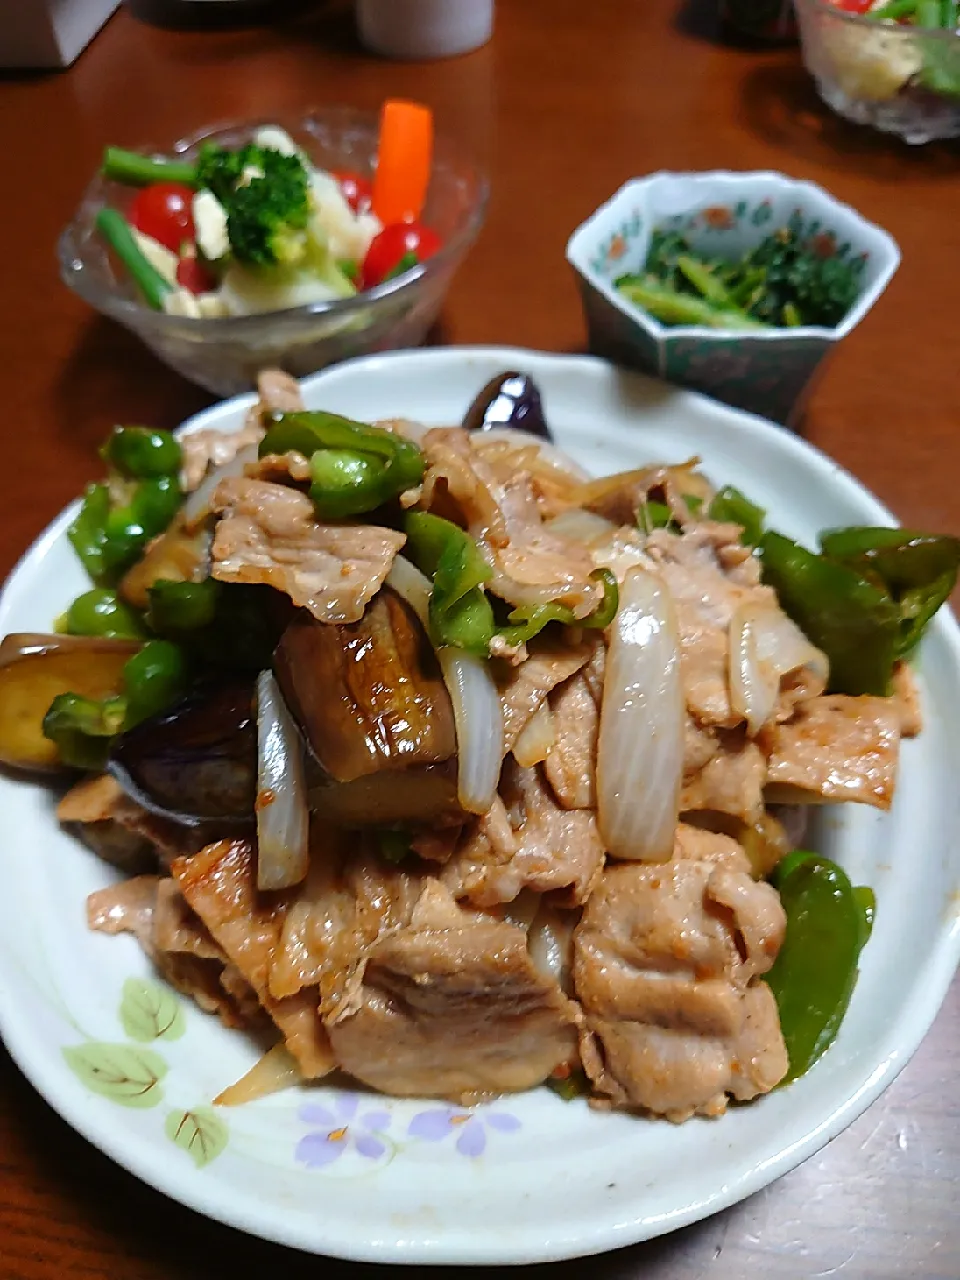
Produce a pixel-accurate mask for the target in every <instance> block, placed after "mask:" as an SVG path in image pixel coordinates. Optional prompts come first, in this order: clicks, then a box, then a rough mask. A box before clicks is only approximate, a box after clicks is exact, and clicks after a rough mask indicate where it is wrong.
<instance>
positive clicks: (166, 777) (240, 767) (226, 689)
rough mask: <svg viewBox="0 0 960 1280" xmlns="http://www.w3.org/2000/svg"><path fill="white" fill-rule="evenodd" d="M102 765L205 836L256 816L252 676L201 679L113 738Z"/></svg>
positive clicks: (160, 810)
mask: <svg viewBox="0 0 960 1280" xmlns="http://www.w3.org/2000/svg"><path fill="white" fill-rule="evenodd" d="M107 771H108V772H109V773H110V774H112V775H113V777H114V778H116V780H117V782H119V784H120V786H121V787H122V789H123V791H124V792H125V793H126V795H128V796H129V797H130V798H131V799H132V800H135V801H136V802H137V803H138V804H140V805H142V806H143V807H144V808H145V809H146V810H148V811H149V812H150V813H154V814H157V815H158V816H159V817H162V818H168V819H169V820H171V821H172V822H175V823H178V824H179V825H180V826H184V827H195V828H203V829H204V830H205V831H206V830H207V829H208V828H209V831H210V834H211V838H217V837H218V836H219V835H220V834H221V833H222V834H226V833H228V832H230V831H238V830H241V829H244V828H249V827H252V826H253V824H254V823H255V821H256V810H255V802H256V795H257V714H256V707H255V703H254V696H253V685H252V683H251V682H248V681H242V682H236V683H231V684H227V685H219V686H214V687H210V686H200V687H199V688H197V689H195V690H193V691H192V692H191V693H189V694H188V695H187V696H186V697H185V698H183V699H181V701H180V702H178V703H176V704H175V705H174V706H172V707H169V708H168V709H167V710H166V711H163V712H161V714H160V715H157V716H153V717H152V718H151V719H149V720H144V721H142V722H141V723H140V724H138V725H137V726H136V727H135V728H134V729H131V730H129V731H128V732H127V733H124V734H121V736H120V737H119V738H118V739H117V740H116V742H115V743H114V745H113V747H112V749H111V752H110V758H109V761H108V763H107Z"/></svg>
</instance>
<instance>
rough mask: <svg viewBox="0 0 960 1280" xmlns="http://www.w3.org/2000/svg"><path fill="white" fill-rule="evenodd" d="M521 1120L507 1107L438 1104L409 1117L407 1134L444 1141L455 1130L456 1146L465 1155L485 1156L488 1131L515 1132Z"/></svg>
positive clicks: (408, 1135) (426, 1139)
mask: <svg viewBox="0 0 960 1280" xmlns="http://www.w3.org/2000/svg"><path fill="white" fill-rule="evenodd" d="M519 1128H520V1121H519V1120H518V1119H517V1117H516V1116H512V1115H510V1114H509V1112H507V1111H464V1110H463V1109H462V1108H460V1107H437V1108H435V1109H434V1110H432V1111H420V1112H418V1113H417V1115H415V1116H414V1117H413V1119H412V1120H411V1121H410V1126H409V1128H408V1129H407V1137H408V1138H422V1139H423V1141H424V1142H442V1141H443V1140H444V1138H446V1137H449V1135H450V1134H456V1139H457V1140H456V1142H455V1143H454V1146H455V1147H456V1149H457V1150H458V1151H459V1152H460V1154H461V1155H462V1156H471V1157H473V1158H476V1157H477V1156H482V1155H483V1153H484V1151H485V1150H486V1146H487V1131H488V1130H490V1131H492V1132H494V1133H516V1132H517V1130H518V1129H519Z"/></svg>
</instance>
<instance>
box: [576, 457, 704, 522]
mask: <svg viewBox="0 0 960 1280" xmlns="http://www.w3.org/2000/svg"><path fill="white" fill-rule="evenodd" d="M698 462H699V458H691V459H690V461H689V462H687V463H685V464H683V465H682V466H675V467H672V466H666V465H665V464H663V463H658V464H654V465H653V466H649V467H640V468H638V469H637V470H634V471H621V472H618V473H615V474H614V475H609V476H601V477H600V478H599V479H597V480H591V481H589V483H587V484H586V485H584V486H583V489H582V490H581V492H580V493H579V495H578V502H579V504H580V505H581V506H584V507H586V508H587V510H588V511H593V512H595V513H596V514H597V515H600V516H603V517H604V519H606V520H610V521H612V522H613V523H614V524H616V525H620V526H622V527H626V526H632V527H633V528H636V527H637V525H638V524H639V525H640V526H641V527H644V528H645V527H646V526H645V525H644V524H643V508H644V507H645V505H646V504H647V503H648V502H649V501H650V499H651V498H656V499H657V500H660V499H662V500H663V501H664V502H665V503H666V505H667V506H668V507H669V508H670V514H671V516H672V518H673V520H674V521H675V522H676V523H677V524H679V525H681V526H683V527H686V526H687V525H689V524H691V523H693V522H694V520H695V516H694V514H693V513H692V512H691V509H690V505H689V504H688V503H687V498H688V497H689V498H699V499H700V503H701V505H702V504H703V503H704V502H706V501H707V500H708V499H709V497H710V492H711V491H710V486H709V485H708V484H707V482H706V481H705V480H704V478H703V477H702V476H701V475H698V474H697V472H696V471H695V470H694V467H695V466H696V465H697V463H698Z"/></svg>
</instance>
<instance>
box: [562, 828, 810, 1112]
mask: <svg viewBox="0 0 960 1280" xmlns="http://www.w3.org/2000/svg"><path fill="white" fill-rule="evenodd" d="M785 924H786V922H785V918H784V914H783V909H782V907H781V906H780V901H779V899H778V897H777V894H776V892H775V891H774V890H773V889H772V888H771V887H770V886H769V885H766V884H762V883H757V882H755V881H753V880H752V879H751V877H750V875H749V864H748V862H747V858H746V855H745V854H744V852H743V850H742V849H741V848H740V846H739V845H738V844H736V843H735V842H734V841H733V840H730V839H728V838H727V837H725V836H721V835H714V834H712V833H710V832H706V831H699V830H695V829H694V828H692V827H687V826H683V825H681V826H680V827H679V828H678V831H677V842H676V846H675V848H674V856H673V860H672V861H671V862H669V863H665V864H659V865H656V866H642V865H639V864H632V865H629V866H616V867H608V868H607V870H606V871H604V873H603V876H602V878H601V880H600V883H599V885H598V887H597V889H596V891H595V893H594V894H593V896H592V897H591V898H590V900H589V902H588V903H587V906H586V908H585V910H584V914H583V919H582V921H581V923H580V925H579V926H578V928H577V930H576V933H575V936H574V955H575V958H574V983H575V991H576V996H577V998H578V999H579V1000H580V1002H581V1005H582V1007H583V1012H584V1018H585V1027H586V1030H585V1034H584V1037H583V1042H582V1055H583V1062H584V1066H585V1068H586V1070H587V1073H588V1075H589V1076H590V1078H591V1080H592V1081H593V1084H594V1087H595V1089H596V1090H597V1092H598V1093H599V1094H600V1095H602V1096H606V1097H608V1098H609V1099H610V1100H611V1101H612V1102H614V1103H615V1104H618V1105H621V1106H628V1107H637V1108H642V1109H644V1110H647V1111H651V1112H654V1113H656V1114H659V1115H665V1116H667V1117H668V1118H669V1119H671V1120H684V1119H686V1118H687V1117H688V1116H691V1115H693V1114H696V1113H701V1114H705V1115H717V1114H720V1113H721V1112H722V1111H723V1110H724V1109H725V1107H726V1105H727V1095H728V1094H733V1095H734V1096H736V1097H738V1098H745V1097H753V1096H755V1094H757V1093H760V1092H764V1091H766V1090H767V1089H769V1088H772V1087H773V1085H774V1084H775V1083H776V1082H777V1081H778V1080H780V1079H781V1078H782V1077H783V1075H784V1074H785V1073H786V1070H787V1059H786V1050H785V1048H784V1044H783V1039H782V1036H781V1035H780V1028H779V1023H778V1021H777V1018H776V1012H775V1010H774V1012H773V1016H772V1018H771V1017H770V1016H769V1013H770V1008H769V1006H770V1003H771V1002H772V996H771V995H770V992H769V990H768V989H767V988H766V987H764V986H762V985H758V975H759V974H762V973H765V972H766V971H767V969H769V968H770V966H771V965H772V963H773V961H774V959H775V958H776V955H777V952H778V950H779V948H780V945H781V942H782V940H783V934H784V929H785ZM745 1053H748V1056H747V1061H746V1069H745V1062H744V1054H745Z"/></svg>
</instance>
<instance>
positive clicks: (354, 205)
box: [332, 169, 373, 213]
mask: <svg viewBox="0 0 960 1280" xmlns="http://www.w3.org/2000/svg"><path fill="white" fill-rule="evenodd" d="M332 176H333V177H334V178H336V180H337V182H338V183H339V184H340V190H341V191H342V192H343V198H344V200H346V202H347V204H348V205H349V206H350V208H351V209H352V210H353V212H354V213H369V212H370V206H371V204H372V203H373V185H372V184H371V182H370V179H369V178H362V177H361V176H360V174H359V173H348V172H346V171H345V170H343V169H340V170H337V169H334V170H333V171H332Z"/></svg>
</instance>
